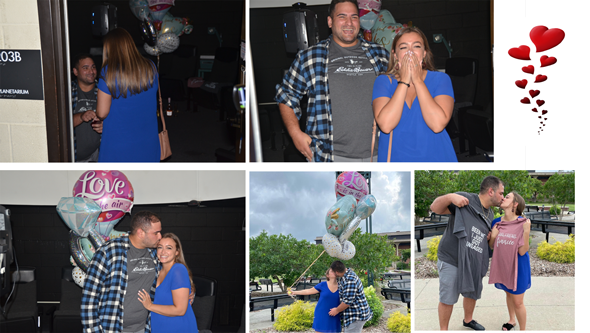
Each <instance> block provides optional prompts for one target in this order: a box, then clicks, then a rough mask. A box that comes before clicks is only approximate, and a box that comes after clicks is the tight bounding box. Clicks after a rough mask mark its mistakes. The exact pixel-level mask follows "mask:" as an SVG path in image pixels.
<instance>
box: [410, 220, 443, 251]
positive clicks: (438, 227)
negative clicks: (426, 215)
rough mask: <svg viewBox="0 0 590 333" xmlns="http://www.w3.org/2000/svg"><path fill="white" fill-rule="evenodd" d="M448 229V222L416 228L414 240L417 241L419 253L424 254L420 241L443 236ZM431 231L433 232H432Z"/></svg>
mask: <svg viewBox="0 0 590 333" xmlns="http://www.w3.org/2000/svg"><path fill="white" fill-rule="evenodd" d="M446 227H447V222H438V223H428V224H423V225H417V226H415V227H414V239H415V240H416V246H417V247H418V252H422V248H421V247H420V240H422V239H424V237H431V236H438V235H442V234H443V233H444V232H445V229H446ZM430 230H432V231H430Z"/></svg>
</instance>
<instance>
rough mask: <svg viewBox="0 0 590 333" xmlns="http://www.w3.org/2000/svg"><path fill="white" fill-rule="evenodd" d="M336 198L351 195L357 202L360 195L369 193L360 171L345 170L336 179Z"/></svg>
mask: <svg viewBox="0 0 590 333" xmlns="http://www.w3.org/2000/svg"><path fill="white" fill-rule="evenodd" d="M335 190H336V199H337V200H340V198H342V197H343V196H346V195H352V196H353V197H354V198H355V199H356V201H357V202H358V201H359V200H360V199H361V198H362V197H364V196H365V195H367V194H369V185H368V184H367V181H366V180H365V177H363V176H362V175H361V174H360V173H358V172H356V171H345V172H343V173H341V174H340V175H339V176H338V178H337V179H336V186H335Z"/></svg>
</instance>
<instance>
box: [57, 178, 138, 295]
mask: <svg viewBox="0 0 590 333" xmlns="http://www.w3.org/2000/svg"><path fill="white" fill-rule="evenodd" d="M133 199H134V193H133V187H132V186H131V183H130V182H129V180H128V179H127V177H126V176H125V175H124V174H123V173H122V172H120V171H116V170H111V171H101V170H91V171H86V172H85V173H83V174H82V176H80V178H79V179H78V181H76V184H75V185H74V189H73V197H64V198H61V200H60V201H59V203H58V204H57V207H56V209H57V213H58V214H59V216H60V217H61V218H62V220H63V221H64V222H65V223H66V225H67V226H68V227H69V228H70V229H71V230H70V252H71V254H72V256H71V257H70V263H71V264H72V265H73V266H74V269H73V271H72V277H73V278H74V282H76V284H77V285H79V286H80V287H83V286H84V281H85V280H86V271H87V270H88V266H89V265H90V261H91V260H92V256H93V255H94V252H95V251H96V249H98V248H99V247H100V246H101V245H102V244H104V242H105V241H108V240H110V239H112V238H118V237H121V236H124V235H127V233H126V232H121V231H116V230H114V229H113V228H114V226H115V224H117V223H118V222H119V221H120V220H121V219H122V218H123V217H124V216H125V213H129V212H131V208H132V207H133Z"/></svg>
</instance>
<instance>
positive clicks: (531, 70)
mask: <svg viewBox="0 0 590 333" xmlns="http://www.w3.org/2000/svg"><path fill="white" fill-rule="evenodd" d="M522 71H523V72H525V73H529V74H533V73H535V66H533V65H528V66H524V67H523V68H522Z"/></svg>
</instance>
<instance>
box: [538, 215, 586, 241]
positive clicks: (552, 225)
mask: <svg viewBox="0 0 590 333" xmlns="http://www.w3.org/2000/svg"><path fill="white" fill-rule="evenodd" d="M575 227H576V223H575V222H564V221H556V220H553V219H550V220H543V219H531V230H536V231H541V232H543V233H544V234H545V240H546V241H547V243H549V233H550V232H553V233H557V234H565V235H571V234H575V233H576V230H575Z"/></svg>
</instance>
